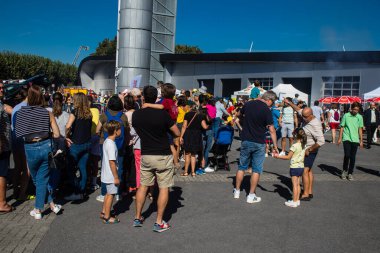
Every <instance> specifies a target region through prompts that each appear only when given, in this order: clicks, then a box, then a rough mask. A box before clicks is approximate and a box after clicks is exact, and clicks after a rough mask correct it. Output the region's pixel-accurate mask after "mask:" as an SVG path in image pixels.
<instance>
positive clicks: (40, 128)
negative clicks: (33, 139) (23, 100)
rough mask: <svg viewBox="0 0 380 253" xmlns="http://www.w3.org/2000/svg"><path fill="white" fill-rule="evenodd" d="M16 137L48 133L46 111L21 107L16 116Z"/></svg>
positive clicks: (48, 123)
mask: <svg viewBox="0 0 380 253" xmlns="http://www.w3.org/2000/svg"><path fill="white" fill-rule="evenodd" d="M15 132H16V137H17V138H19V137H24V136H27V135H31V134H36V133H49V132H50V116H49V112H48V110H46V109H45V108H43V107H40V106H23V107H21V109H20V110H19V111H18V112H17V114H16V121H15Z"/></svg>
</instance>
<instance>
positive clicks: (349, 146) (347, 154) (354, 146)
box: [343, 141, 359, 174]
mask: <svg viewBox="0 0 380 253" xmlns="http://www.w3.org/2000/svg"><path fill="white" fill-rule="evenodd" d="M358 147H359V143H356V142H350V141H344V142H343V148H344V160H343V170H344V171H345V172H347V170H348V174H352V173H353V172H354V167H355V159H356V152H357V151H358ZM348 163H350V166H348Z"/></svg>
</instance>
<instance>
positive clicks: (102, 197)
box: [96, 194, 104, 202]
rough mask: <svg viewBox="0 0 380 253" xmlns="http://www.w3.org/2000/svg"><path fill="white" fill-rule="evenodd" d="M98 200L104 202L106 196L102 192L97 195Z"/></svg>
mask: <svg viewBox="0 0 380 253" xmlns="http://www.w3.org/2000/svg"><path fill="white" fill-rule="evenodd" d="M96 200H97V201H99V202H104V196H103V195H102V194H100V195H98V196H96Z"/></svg>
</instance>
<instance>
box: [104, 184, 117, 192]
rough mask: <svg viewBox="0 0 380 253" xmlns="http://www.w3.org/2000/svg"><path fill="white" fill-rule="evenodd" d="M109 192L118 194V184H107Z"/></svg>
mask: <svg viewBox="0 0 380 253" xmlns="http://www.w3.org/2000/svg"><path fill="white" fill-rule="evenodd" d="M106 188H107V194H110V195H114V194H117V186H116V185H115V184H106Z"/></svg>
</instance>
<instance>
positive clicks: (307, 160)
mask: <svg viewBox="0 0 380 253" xmlns="http://www.w3.org/2000/svg"><path fill="white" fill-rule="evenodd" d="M317 155H318V152H313V153H310V154H309V155H308V156H305V160H304V164H305V168H309V169H311V168H312V167H313V164H314V161H315V158H317Z"/></svg>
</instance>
